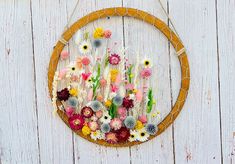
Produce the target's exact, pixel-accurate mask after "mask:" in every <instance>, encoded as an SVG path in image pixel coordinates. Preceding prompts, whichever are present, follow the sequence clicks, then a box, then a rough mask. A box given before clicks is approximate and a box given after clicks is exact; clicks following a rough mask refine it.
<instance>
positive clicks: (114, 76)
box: [110, 69, 119, 82]
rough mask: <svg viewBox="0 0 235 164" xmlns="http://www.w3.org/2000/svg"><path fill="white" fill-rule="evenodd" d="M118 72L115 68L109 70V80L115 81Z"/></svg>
mask: <svg viewBox="0 0 235 164" xmlns="http://www.w3.org/2000/svg"><path fill="white" fill-rule="evenodd" d="M118 73H119V71H118V70H117V69H111V70H110V76H111V82H115V81H116V79H117V75H118Z"/></svg>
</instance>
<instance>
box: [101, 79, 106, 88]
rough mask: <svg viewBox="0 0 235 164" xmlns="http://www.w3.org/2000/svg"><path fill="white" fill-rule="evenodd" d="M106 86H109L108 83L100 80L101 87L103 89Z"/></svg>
mask: <svg viewBox="0 0 235 164" xmlns="http://www.w3.org/2000/svg"><path fill="white" fill-rule="evenodd" d="M106 84H107V81H106V80H105V79H104V78H102V79H100V86H101V87H105V86H106Z"/></svg>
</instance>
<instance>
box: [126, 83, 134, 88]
mask: <svg viewBox="0 0 235 164" xmlns="http://www.w3.org/2000/svg"><path fill="white" fill-rule="evenodd" d="M126 89H127V90H133V89H134V84H130V83H128V84H126Z"/></svg>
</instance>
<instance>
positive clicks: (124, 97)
mask: <svg viewBox="0 0 235 164" xmlns="http://www.w3.org/2000/svg"><path fill="white" fill-rule="evenodd" d="M114 15H118V16H120V15H121V16H132V17H135V18H138V19H142V20H144V21H146V22H147V23H151V24H153V25H154V26H155V27H157V28H158V29H159V30H160V31H161V32H162V33H163V34H165V36H166V37H167V38H168V39H170V41H171V43H172V45H173V46H174V47H175V49H176V52H180V51H182V50H183V49H184V48H183V45H182V43H181V41H180V40H179V39H178V37H177V36H176V35H175V34H174V33H173V32H172V31H171V30H170V29H169V28H168V27H167V26H166V25H165V24H164V23H163V22H162V21H160V20H159V19H157V18H156V17H154V16H152V15H150V14H148V13H145V12H143V11H140V10H136V9H126V8H109V9H103V10H100V11H96V12H94V13H91V14H89V15H87V16H85V17H84V18H82V19H80V20H78V21H77V22H76V23H75V24H74V25H73V26H71V27H70V29H68V30H67V31H66V32H65V33H64V34H63V40H60V41H59V42H58V43H57V45H56V47H55V49H54V52H53V54H52V58H51V61H50V65H49V72H48V79H49V90H50V93H51V97H52V103H53V106H54V109H55V111H56V112H57V113H58V114H59V116H60V117H61V118H62V119H63V121H64V122H65V123H66V124H67V125H68V126H69V127H70V128H71V129H72V130H73V131H75V132H76V133H77V134H79V135H80V136H82V137H83V138H85V139H87V140H89V141H91V142H94V143H98V144H101V145H106V146H131V145H135V144H139V143H142V142H145V141H148V140H149V139H152V138H154V137H155V136H157V135H158V134H160V133H161V132H163V131H164V130H165V129H166V128H167V127H168V126H169V125H170V124H171V123H172V122H173V121H174V119H175V118H176V117H177V115H178V114H179V112H180V110H181V109H182V107H183V104H184V101H185V99H186V96H187V91H188V87H189V66H188V61H187V56H186V53H185V52H184V51H182V52H181V53H180V54H179V59H180V64H181V73H182V75H181V76H182V77H181V78H182V81H181V90H180V93H179V96H178V99H177V101H176V104H175V105H174V107H173V109H172V110H171V112H170V113H169V114H168V115H167V116H166V117H165V118H164V119H161V115H160V111H158V110H157V109H156V100H155V96H154V94H155V93H154V92H153V88H152V86H151V85H150V83H149V79H150V78H151V77H152V75H153V73H154V70H153V65H152V61H150V60H149V59H147V58H145V59H143V58H141V59H140V56H141V54H138V53H137V54H136V60H135V61H133V60H132V62H131V60H129V59H128V58H127V57H126V52H125V48H123V47H122V46H119V45H116V44H115V45H109V44H108V43H109V40H110V39H111V38H112V36H113V35H115V33H113V32H112V31H110V29H103V28H102V27H98V28H96V29H95V30H94V31H82V30H79V29H80V28H81V27H83V26H84V25H86V24H87V23H89V22H91V21H94V20H96V19H99V18H102V17H107V16H114ZM85 20H86V21H85ZM87 20H88V21H87ZM75 33H76V37H75V44H76V45H77V48H78V50H79V54H78V55H77V57H76V59H75V60H74V61H71V62H70V63H69V64H68V65H67V66H65V67H64V68H62V69H60V70H57V69H56V68H57V64H58V61H59V59H61V60H64V61H66V60H68V58H69V53H68V52H67V51H65V50H63V48H64V46H65V44H66V42H67V41H68V40H69V39H70V38H71V37H72V35H74V34H75ZM114 46H116V47H118V46H119V48H115V49H114V48H112V47H114ZM58 86H60V87H58Z"/></svg>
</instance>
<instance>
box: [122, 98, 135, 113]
mask: <svg viewBox="0 0 235 164" xmlns="http://www.w3.org/2000/svg"><path fill="white" fill-rule="evenodd" d="M122 106H123V107H125V108H126V109H127V110H128V109H130V108H133V107H134V104H133V100H132V99H129V98H128V97H124V98H123V103H122Z"/></svg>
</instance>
